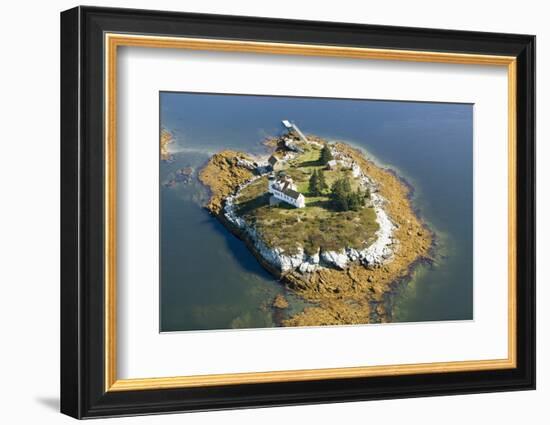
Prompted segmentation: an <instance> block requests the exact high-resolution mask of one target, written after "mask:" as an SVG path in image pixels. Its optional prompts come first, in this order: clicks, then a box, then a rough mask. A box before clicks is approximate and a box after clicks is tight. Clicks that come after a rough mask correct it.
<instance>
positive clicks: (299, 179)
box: [236, 144, 378, 254]
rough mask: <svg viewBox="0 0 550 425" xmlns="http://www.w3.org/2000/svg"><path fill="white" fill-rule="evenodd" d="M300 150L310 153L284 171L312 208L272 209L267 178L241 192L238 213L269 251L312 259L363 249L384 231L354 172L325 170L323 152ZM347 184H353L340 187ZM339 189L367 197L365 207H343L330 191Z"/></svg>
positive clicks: (290, 207)
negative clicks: (303, 254)
mask: <svg viewBox="0 0 550 425" xmlns="http://www.w3.org/2000/svg"><path fill="white" fill-rule="evenodd" d="M300 147H302V149H304V152H303V153H302V154H300V155H299V156H298V157H296V158H294V160H292V161H290V162H289V164H288V166H287V167H286V168H285V169H284V170H283V171H284V172H285V173H286V174H287V175H289V176H290V177H292V179H293V180H294V183H295V184H296V186H297V188H298V191H299V192H300V193H302V194H303V195H304V196H305V197H306V207H305V208H294V207H292V206H290V205H288V204H285V203H281V204H279V205H278V206H270V205H269V197H270V195H269V194H268V193H267V177H266V176H264V177H261V178H259V179H258V180H256V181H254V182H253V183H251V184H250V185H248V186H247V187H246V188H244V189H243V190H242V191H241V193H240V195H239V197H238V198H237V199H236V207H237V211H236V212H237V214H239V215H240V216H241V217H243V218H244V219H245V220H246V221H247V222H248V223H249V224H250V225H252V226H254V227H255V228H256V230H257V232H258V233H259V235H260V236H261V237H262V239H263V240H264V241H265V242H266V243H267V244H268V245H269V246H274V247H280V248H282V249H283V250H285V251H286V252H287V253H290V254H293V253H296V252H297V250H298V248H299V247H303V249H304V250H305V251H306V252H307V253H308V254H314V253H316V252H318V250H319V249H322V250H339V249H341V248H344V247H352V248H362V247H363V246H364V244H365V242H367V241H369V240H371V239H372V238H373V237H374V234H375V232H376V231H377V230H378V223H377V222H376V214H375V212H374V209H373V208H369V207H362V206H363V205H364V199H365V198H364V197H365V196H366V194H365V193H363V192H360V190H359V189H360V188H359V183H358V181H357V180H356V179H352V178H351V176H350V171H349V170H347V169H334V170H324V168H325V166H324V164H323V163H322V160H321V156H322V153H321V152H322V150H321V149H319V148H317V147H315V146H313V145H306V144H304V145H300ZM343 179H344V180H346V181H347V183H336V182H338V181H340V180H343ZM335 184H336V186H340V185H342V184H344V185H345V191H346V193H348V191H347V189H349V194H352V195H353V196H352V195H349V198H350V199H351V198H354V197H357V198H358V197H359V195H358V193H360V194H361V196H362V197H363V199H362V202H361V203H360V205H358V206H356V205H355V204H354V202H355V201H351V203H352V206H353V208H347V209H343V208H342V209H340V208H337V207H336V206H335V203H334V199H333V196H332V195H331V192H332V191H331V190H329V188H331V187H334V186H335ZM348 202H349V201H348ZM348 207H349V204H348Z"/></svg>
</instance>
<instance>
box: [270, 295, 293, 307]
mask: <svg viewBox="0 0 550 425" xmlns="http://www.w3.org/2000/svg"><path fill="white" fill-rule="evenodd" d="M272 305H273V307H275V308H279V309H281V310H283V309H285V308H288V306H289V304H288V301H287V300H286V298H285V297H284V296H283V295H281V294H279V295H277V296H276V297H275V298H274V299H273V304H272Z"/></svg>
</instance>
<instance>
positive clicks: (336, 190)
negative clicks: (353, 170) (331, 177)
mask: <svg viewBox="0 0 550 425" xmlns="http://www.w3.org/2000/svg"><path fill="white" fill-rule="evenodd" d="M331 198H332V202H333V204H334V206H335V208H336V209H337V210H339V211H349V210H352V211H359V210H360V209H361V207H363V205H364V204H365V195H364V194H363V193H362V192H361V190H360V189H357V190H356V191H353V190H352V189H351V183H350V181H349V178H347V177H344V178H341V179H338V180H336V181H335V182H334V184H333V185H332V188H331Z"/></svg>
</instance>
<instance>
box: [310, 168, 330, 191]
mask: <svg viewBox="0 0 550 425" xmlns="http://www.w3.org/2000/svg"><path fill="white" fill-rule="evenodd" d="M327 189H328V185H327V181H326V179H325V172H324V171H323V170H313V172H312V173H311V177H310V178H309V193H310V194H311V195H314V196H320V195H322V194H323V193H324V192H325V190H327Z"/></svg>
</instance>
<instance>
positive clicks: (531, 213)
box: [61, 6, 535, 418]
mask: <svg viewBox="0 0 550 425" xmlns="http://www.w3.org/2000/svg"><path fill="white" fill-rule="evenodd" d="M105 32H122V33H139V34H152V35H172V36H187V37H203V38H221V39H238V40H255V41H270V42H288V43H307V44H327V45H334V46H354V47H371V48H386V49H392V48H394V49H401V50H423V51H436V52H453V53H479V54H488V55H509V56H515V57H517V76H518V83H517V119H518V121H517V243H518V250H517V285H518V287H517V307H518V308H517V320H518V322H517V368H515V369H509V370H494V371H480V372H454V373H434V374H417V375H408V376H387V377H376V378H349V379H333V380H321V381H306V382H286V383H263V384H246V385H233V386H217V387H205V388H187V389H185V388H181V389H167V390H145V391H125V392H105V391H104V353H105V350H104V348H105V347H104V303H103V299H104V285H103V284H104V280H103V276H104V274H103V272H104V236H103V235H104V232H103V230H104V215H103V208H104V196H103V195H104V161H103V160H104V148H103V137H104V136H103V135H104V133H103V130H104V122H103V112H104V100H105V99H104V91H103V87H104V71H103V64H104V45H103V35H104V33H105ZM534 388H535V37H534V36H529V35H516V34H498V33H480V32H469V31H451V30H432V29H420V28H405V27H388V26H373V25H357V24H344V23H329V22H314V21H296V20H283V19H265V18H255V17H241V16H221V15H204V14H190V13H176V12H161V11H146V10H133V9H111V8H95V7H82V6H81V7H77V8H74V9H70V10H68V11H65V12H62V13H61V412H62V413H65V414H67V415H70V416H73V417H75V418H92V417H105V416H121V415H138V414H150V413H165V412H183V411H199V410H217V409H229V408H242V407H261V406H276V405H295V404H313V403H327V402H343V401H354V400H372V399H387V398H405V397H418V396H430V395H450V394H467V393H482V392H493V391H511V390H526V389H534Z"/></svg>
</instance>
